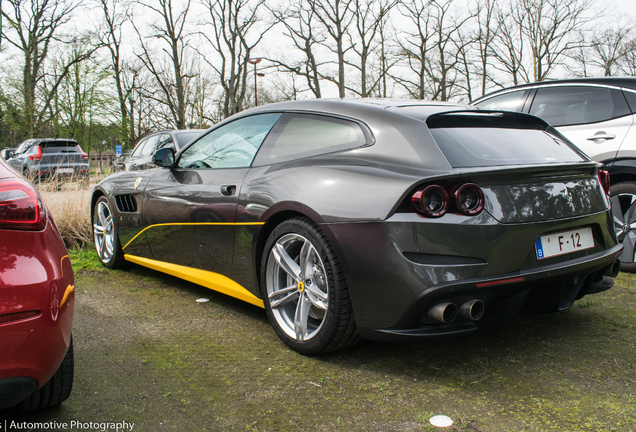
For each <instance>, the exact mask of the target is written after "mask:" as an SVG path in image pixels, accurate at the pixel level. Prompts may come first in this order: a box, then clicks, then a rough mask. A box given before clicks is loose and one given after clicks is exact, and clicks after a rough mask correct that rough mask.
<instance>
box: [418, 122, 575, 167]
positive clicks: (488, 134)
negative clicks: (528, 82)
mask: <svg viewBox="0 0 636 432" xmlns="http://www.w3.org/2000/svg"><path fill="white" fill-rule="evenodd" d="M519 116H523V117H517V115H514V114H512V113H510V114H506V115H503V114H502V115H501V116H499V117H498V116H497V114H490V115H485V116H484V115H470V117H469V116H468V115H455V116H450V115H445V117H446V118H444V119H442V120H441V121H438V119H435V118H433V117H429V119H428V120H427V124H428V126H429V129H430V131H431V134H432V135H433V138H434V139H435V142H436V143H437V145H438V146H439V148H440V150H441V151H442V153H444V156H445V157H446V159H447V160H448V162H449V163H450V164H451V166H452V167H453V168H469V167H486V166H502V165H531V164H545V163H564V162H581V161H583V160H585V159H584V158H583V157H582V156H580V155H579V154H578V153H577V152H576V151H575V150H574V149H573V148H572V147H570V145H568V143H566V142H565V141H564V140H562V139H561V138H559V136H557V135H554V134H552V133H550V132H549V127H548V126H547V125H545V124H543V123H541V122H540V121H537V120H538V119H536V120H535V119H534V118H532V117H529V116H524V115H523V114H520V115H519ZM450 117H454V119H451V118H450ZM506 117H507V118H506ZM524 117H526V118H527V119H528V120H527V121H526V119H524Z"/></svg>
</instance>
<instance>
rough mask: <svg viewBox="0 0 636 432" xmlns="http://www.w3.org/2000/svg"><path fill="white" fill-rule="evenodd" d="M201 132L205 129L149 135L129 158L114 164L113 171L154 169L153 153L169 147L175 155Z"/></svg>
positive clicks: (161, 132)
mask: <svg viewBox="0 0 636 432" xmlns="http://www.w3.org/2000/svg"><path fill="white" fill-rule="evenodd" d="M203 132H205V129H187V130H164V131H159V132H155V133H153V134H150V135H148V136H147V137H145V138H143V139H141V141H139V143H138V144H137V145H136V146H135V149H134V150H133V151H132V153H131V154H130V155H129V156H127V157H122V158H121V159H120V160H118V161H117V162H116V165H115V170H116V171H133V170H142V169H149V168H155V165H154V164H153V163H152V155H153V154H155V151H157V150H159V149H160V148H164V147H169V148H172V149H174V151H175V153H177V152H178V151H179V150H181V149H182V148H183V147H184V146H185V145H186V144H188V143H189V142H190V141H192V140H193V139H195V138H198V137H199V136H200V135H201V134H202V133H203Z"/></svg>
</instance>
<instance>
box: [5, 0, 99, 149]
mask: <svg viewBox="0 0 636 432" xmlns="http://www.w3.org/2000/svg"><path fill="white" fill-rule="evenodd" d="M6 3H8V8H6V9H7V10H5V9H4V8H3V9H0V15H1V16H2V18H3V20H4V21H5V22H4V23H3V27H2V37H3V39H4V40H5V41H6V42H7V43H8V44H9V45H12V46H14V47H15V48H17V49H18V50H19V51H20V52H21V55H22V59H23V63H22V65H21V68H22V79H21V82H20V89H19V92H20V95H21V99H22V100H21V103H20V105H21V107H19V108H18V107H17V106H16V107H15V108H14V110H13V111H14V112H15V113H16V118H15V121H16V122H17V123H18V126H19V127H20V128H21V129H22V130H23V131H24V133H25V134H26V136H27V137H33V136H35V134H37V133H38V132H39V130H40V129H41V128H42V127H44V126H45V125H46V123H48V122H49V121H50V120H51V119H52V118H53V117H55V115H56V112H55V107H54V106H53V104H52V102H53V99H54V97H55V94H56V93H57V91H58V88H59V87H60V85H61V83H62V82H63V80H64V78H65V77H66V76H67V74H68V73H69V71H70V70H71V67H72V66H73V65H75V64H77V63H79V62H81V61H84V60H86V59H87V58H89V57H90V56H91V55H92V53H93V52H94V51H95V49H96V47H95V46H92V45H90V44H89V43H88V41H86V40H82V41H81V44H80V45H79V46H82V49H80V50H73V51H72V53H73V55H72V56H70V57H69V58H67V59H66V62H65V63H64V64H61V65H60V67H59V69H58V70H57V71H56V72H55V73H53V74H51V75H49V73H48V71H47V59H48V55H49V50H50V49H51V47H52V45H54V44H55V43H56V42H57V41H61V42H63V43H64V42H65V43H70V42H72V39H71V38H64V39H63V40H62V39H61V37H62V36H63V35H61V34H60V32H61V28H62V27H63V26H64V25H65V24H66V23H68V21H69V20H70V19H71V14H72V13H73V11H74V10H75V9H76V7H77V3H70V2H64V1H63V0H31V1H28V2H27V1H23V0H7V1H6ZM6 3H5V4H6ZM80 39H81V38H80V37H76V38H75V40H76V41H80ZM45 84H46V85H45ZM14 102H15V101H14Z"/></svg>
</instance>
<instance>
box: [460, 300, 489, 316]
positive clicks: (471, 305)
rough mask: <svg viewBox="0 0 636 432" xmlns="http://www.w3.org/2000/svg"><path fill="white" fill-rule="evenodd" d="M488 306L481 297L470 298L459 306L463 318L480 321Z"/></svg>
mask: <svg viewBox="0 0 636 432" xmlns="http://www.w3.org/2000/svg"><path fill="white" fill-rule="evenodd" d="M485 309H486V306H485V305H484V302H483V301H481V300H479V299H473V300H469V301H467V302H466V303H464V304H463V305H461V306H460V308H459V315H460V316H461V317H462V318H467V319H469V320H472V321H478V320H479V319H480V318H481V317H482V316H484V310H485Z"/></svg>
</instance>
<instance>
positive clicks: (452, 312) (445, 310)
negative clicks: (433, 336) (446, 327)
mask: <svg viewBox="0 0 636 432" xmlns="http://www.w3.org/2000/svg"><path fill="white" fill-rule="evenodd" d="M428 316H430V317H431V318H433V319H436V320H437V321H440V322H443V323H444V324H448V323H452V322H453V321H455V317H457V306H456V305H455V303H449V302H446V303H440V304H438V305H436V306H433V308H431V310H429V311H428Z"/></svg>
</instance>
